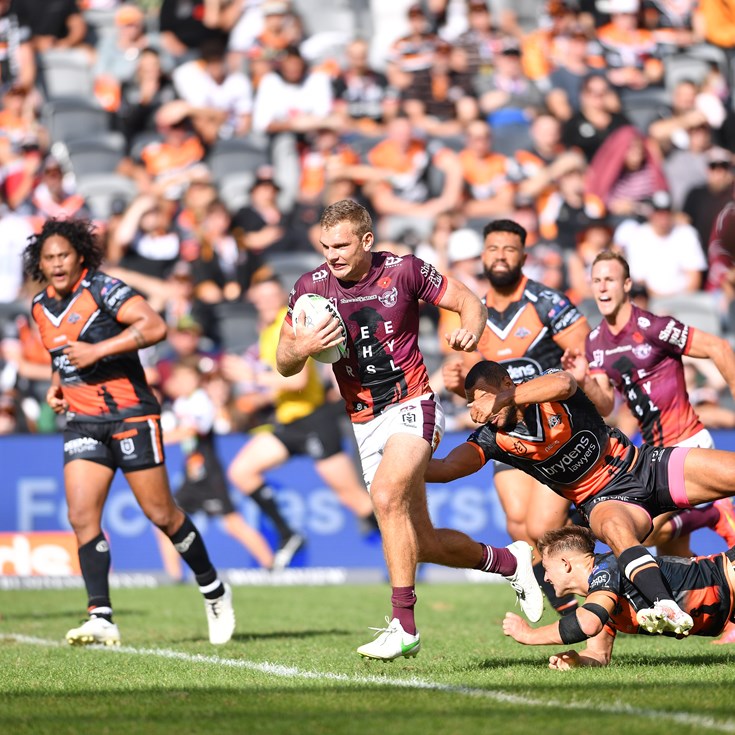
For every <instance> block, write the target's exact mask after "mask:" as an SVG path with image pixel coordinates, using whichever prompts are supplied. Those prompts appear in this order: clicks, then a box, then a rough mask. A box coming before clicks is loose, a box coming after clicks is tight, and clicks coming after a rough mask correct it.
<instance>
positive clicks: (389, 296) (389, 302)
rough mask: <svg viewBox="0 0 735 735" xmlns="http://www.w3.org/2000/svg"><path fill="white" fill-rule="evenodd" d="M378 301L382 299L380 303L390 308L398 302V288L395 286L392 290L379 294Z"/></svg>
mask: <svg viewBox="0 0 735 735" xmlns="http://www.w3.org/2000/svg"><path fill="white" fill-rule="evenodd" d="M378 301H380V303H381V304H382V305H383V306H385V308H386V309H390V308H391V307H392V306H395V305H396V303H397V302H398V289H397V288H396V287H395V286H393V288H392V289H390V291H386V292H385V293H382V294H380V296H378Z"/></svg>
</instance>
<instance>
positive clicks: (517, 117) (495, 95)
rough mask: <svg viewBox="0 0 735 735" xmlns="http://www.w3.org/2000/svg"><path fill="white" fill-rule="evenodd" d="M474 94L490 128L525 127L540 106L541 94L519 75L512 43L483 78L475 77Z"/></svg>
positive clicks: (518, 53) (516, 48)
mask: <svg viewBox="0 0 735 735" xmlns="http://www.w3.org/2000/svg"><path fill="white" fill-rule="evenodd" d="M475 92H476V93H477V96H478V98H479V101H480V109H481V110H482V113H483V114H484V115H486V116H487V120H488V122H489V123H490V124H491V125H493V126H496V125H510V124H522V125H526V124H529V123H530V122H531V121H532V120H533V118H534V117H536V115H537V114H538V113H539V112H540V111H541V108H542V107H543V95H542V94H541V91H540V90H539V88H538V87H537V86H536V85H535V84H534V83H533V82H532V81H531V80H530V79H528V77H526V76H525V74H524V73H523V65H522V61H521V49H520V47H519V46H518V44H517V43H516V42H515V41H510V42H506V44H505V46H504V47H503V50H502V51H501V52H500V53H499V54H498V55H497V56H496V58H495V69H494V71H493V72H492V74H490V76H489V77H488V78H487V79H485V78H483V77H476V79H475Z"/></svg>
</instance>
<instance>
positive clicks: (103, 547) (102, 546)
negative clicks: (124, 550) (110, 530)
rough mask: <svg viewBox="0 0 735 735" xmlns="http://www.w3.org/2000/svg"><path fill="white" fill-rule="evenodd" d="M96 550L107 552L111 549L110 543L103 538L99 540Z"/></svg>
mask: <svg viewBox="0 0 735 735" xmlns="http://www.w3.org/2000/svg"><path fill="white" fill-rule="evenodd" d="M94 549H95V551H99V553H100V554H104V553H105V552H107V551H109V550H110V544H108V543H107V541H106V540H105V539H102V541H98V542H97V545H96V546H95V547H94Z"/></svg>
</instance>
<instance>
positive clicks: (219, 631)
mask: <svg viewBox="0 0 735 735" xmlns="http://www.w3.org/2000/svg"><path fill="white" fill-rule="evenodd" d="M224 588H225V593H224V594H223V595H222V597H217V598H216V599H214V600H208V599H207V598H206V597H205V598H204V608H205V610H206V611H207V623H208V624H209V642H210V643H212V644H214V645H215V646H221V645H223V644H224V643H227V641H229V640H230V638H232V634H233V633H234V632H235V610H234V608H233V607H232V589H231V588H230V585H229V584H225V585H224Z"/></svg>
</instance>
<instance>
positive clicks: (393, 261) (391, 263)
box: [385, 255, 403, 268]
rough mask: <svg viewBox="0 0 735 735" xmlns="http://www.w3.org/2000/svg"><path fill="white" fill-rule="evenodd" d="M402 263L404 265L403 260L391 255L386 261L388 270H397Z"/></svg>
mask: <svg viewBox="0 0 735 735" xmlns="http://www.w3.org/2000/svg"><path fill="white" fill-rule="evenodd" d="M401 263H403V258H399V257H397V256H395V255H389V256H388V257H387V258H386V259H385V267H386V268H395V267H396V266H397V265H400V264H401Z"/></svg>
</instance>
